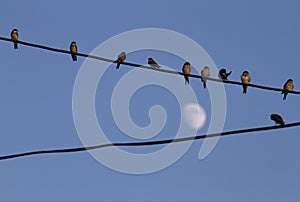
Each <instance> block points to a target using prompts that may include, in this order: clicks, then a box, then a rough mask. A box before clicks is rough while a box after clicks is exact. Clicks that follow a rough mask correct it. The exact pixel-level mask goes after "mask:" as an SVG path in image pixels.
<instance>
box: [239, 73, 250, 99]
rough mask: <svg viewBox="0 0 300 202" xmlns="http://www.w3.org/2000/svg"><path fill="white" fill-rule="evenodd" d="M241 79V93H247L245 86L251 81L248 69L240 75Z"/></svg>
mask: <svg viewBox="0 0 300 202" xmlns="http://www.w3.org/2000/svg"><path fill="white" fill-rule="evenodd" d="M241 81H242V83H243V93H244V94H246V93H247V87H248V85H247V84H249V83H250V81H251V77H250V74H249V72H248V71H244V72H243V73H242V75H241Z"/></svg>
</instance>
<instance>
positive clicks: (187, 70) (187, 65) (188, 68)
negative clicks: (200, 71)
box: [182, 62, 191, 85]
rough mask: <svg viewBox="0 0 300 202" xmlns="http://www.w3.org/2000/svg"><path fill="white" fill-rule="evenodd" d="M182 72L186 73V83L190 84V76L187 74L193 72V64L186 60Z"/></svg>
mask: <svg viewBox="0 0 300 202" xmlns="http://www.w3.org/2000/svg"><path fill="white" fill-rule="evenodd" d="M182 73H183V75H184V79H185V85H186V84H189V83H190V81H189V76H188V75H187V74H190V73H191V64H190V63H189V62H185V63H184V65H183V67H182Z"/></svg>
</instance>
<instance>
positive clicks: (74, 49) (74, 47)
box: [70, 41, 78, 61]
mask: <svg viewBox="0 0 300 202" xmlns="http://www.w3.org/2000/svg"><path fill="white" fill-rule="evenodd" d="M70 52H71V56H72V60H73V61H77V55H76V54H77V52H78V50H77V45H76V42H75V41H72V42H71V45H70Z"/></svg>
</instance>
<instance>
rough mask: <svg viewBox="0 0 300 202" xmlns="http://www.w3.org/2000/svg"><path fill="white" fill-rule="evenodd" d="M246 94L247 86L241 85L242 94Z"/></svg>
mask: <svg viewBox="0 0 300 202" xmlns="http://www.w3.org/2000/svg"><path fill="white" fill-rule="evenodd" d="M246 93H247V85H243V94H246Z"/></svg>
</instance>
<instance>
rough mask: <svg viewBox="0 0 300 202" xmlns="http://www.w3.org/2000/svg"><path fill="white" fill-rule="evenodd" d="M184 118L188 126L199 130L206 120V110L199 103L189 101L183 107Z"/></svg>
mask: <svg viewBox="0 0 300 202" xmlns="http://www.w3.org/2000/svg"><path fill="white" fill-rule="evenodd" d="M183 113H184V120H185V122H186V123H187V125H188V126H190V127H191V128H193V129H196V130H198V129H199V128H201V127H202V126H203V125H204V123H205V121H206V113H205V110H204V109H203V108H202V107H201V106H200V105H199V104H197V103H189V104H186V105H185V106H184V109H183Z"/></svg>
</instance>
